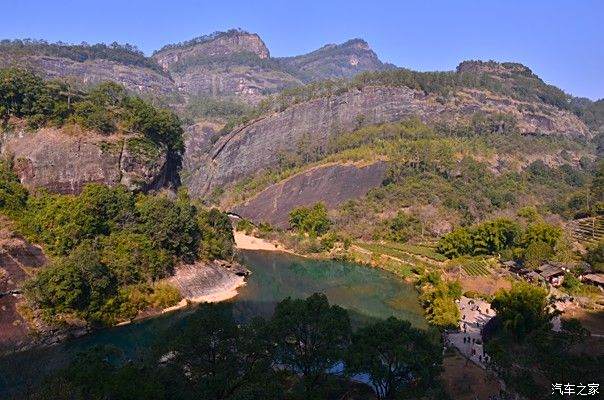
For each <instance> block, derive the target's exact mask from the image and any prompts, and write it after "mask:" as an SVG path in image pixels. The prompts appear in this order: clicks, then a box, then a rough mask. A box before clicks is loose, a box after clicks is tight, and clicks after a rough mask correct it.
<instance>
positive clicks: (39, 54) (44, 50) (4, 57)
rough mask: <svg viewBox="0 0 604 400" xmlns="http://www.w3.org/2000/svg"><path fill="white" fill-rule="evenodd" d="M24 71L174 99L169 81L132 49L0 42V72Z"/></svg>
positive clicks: (138, 52)
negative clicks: (111, 83)
mask: <svg viewBox="0 0 604 400" xmlns="http://www.w3.org/2000/svg"><path fill="white" fill-rule="evenodd" d="M13 66H18V67H27V68H30V69H32V70H34V71H36V72H37V73H40V74H43V75H44V76H45V77H47V78H61V79H65V80H68V81H71V82H72V83H75V84H78V85H81V86H84V87H89V86H92V85H94V84H97V83H100V82H103V81H116V82H118V83H120V84H122V85H124V86H125V87H126V88H128V89H130V90H132V91H135V92H138V93H145V94H153V95H156V96H170V95H176V94H177V93H176V88H175V86H174V83H173V82H172V79H171V78H170V77H169V76H168V75H167V74H166V73H164V72H163V70H162V68H161V67H160V66H159V65H158V64H157V63H155V61H153V60H152V59H150V58H148V57H145V55H144V54H143V53H142V52H141V51H139V50H138V49H136V48H135V47H133V46H131V45H119V44H117V43H113V44H111V45H105V44H95V45H87V44H81V45H70V44H63V43H47V42H45V41H32V40H13V41H11V40H3V41H1V42H0V68H6V67H13Z"/></svg>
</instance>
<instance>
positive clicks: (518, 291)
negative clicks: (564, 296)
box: [491, 282, 555, 342]
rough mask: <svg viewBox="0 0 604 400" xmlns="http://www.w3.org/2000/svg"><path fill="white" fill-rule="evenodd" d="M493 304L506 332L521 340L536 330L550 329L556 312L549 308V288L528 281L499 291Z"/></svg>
mask: <svg viewBox="0 0 604 400" xmlns="http://www.w3.org/2000/svg"><path fill="white" fill-rule="evenodd" d="M491 307H492V308H493V309H494V310H495V311H496V312H497V318H499V319H500V320H501V322H502V326H503V328H504V329H505V331H506V332H507V333H508V334H510V335H511V336H512V337H513V338H515V340H516V341H518V342H522V341H523V340H524V339H525V338H526V337H527V336H528V335H531V334H532V333H533V332H535V331H539V330H549V329H550V328H551V320H552V318H553V317H554V315H555V314H554V313H553V312H551V311H550V308H549V302H548V299H547V290H545V289H544V288H541V287H538V286H533V285H531V284H529V283H526V282H519V283H516V284H514V285H513V286H512V288H511V289H510V290H505V289H503V290H500V291H499V292H497V293H496V295H495V298H494V299H493V301H492V302H491Z"/></svg>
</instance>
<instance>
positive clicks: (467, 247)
mask: <svg viewBox="0 0 604 400" xmlns="http://www.w3.org/2000/svg"><path fill="white" fill-rule="evenodd" d="M436 250H437V251H438V252H439V253H441V254H443V255H445V256H446V257H449V258H454V257H460V256H462V255H464V254H471V253H472V250H473V241H472V235H471V234H470V232H469V231H468V229H466V228H459V229H456V230H454V231H453V232H451V233H448V234H446V235H445V236H443V237H442V238H441V239H440V240H439V241H438V244H437V246H436Z"/></svg>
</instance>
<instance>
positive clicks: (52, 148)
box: [0, 69, 182, 193]
mask: <svg viewBox="0 0 604 400" xmlns="http://www.w3.org/2000/svg"><path fill="white" fill-rule="evenodd" d="M69 89H70V88H69V86H67V85H66V84H64V83H62V82H59V81H45V80H43V79H42V78H41V77H40V76H39V75H36V74H34V73H31V72H28V71H26V70H22V69H4V70H2V69H0V120H1V121H2V122H1V125H0V156H1V157H0V158H1V159H2V160H5V159H6V160H8V161H9V163H10V165H11V166H12V169H13V171H14V172H15V174H16V175H17V176H18V178H19V180H20V182H21V183H22V184H23V185H25V186H26V187H27V188H29V189H35V188H40V187H42V188H45V189H48V190H50V191H51V192H58V193H79V192H80V191H81V190H82V188H83V187H84V185H86V184H87V183H103V184H106V185H109V186H116V185H119V184H121V185H124V186H126V187H127V188H129V189H130V190H136V191H148V190H151V189H159V188H161V187H164V186H170V185H174V184H175V183H177V182H178V177H177V170H178V168H179V166H180V157H181V153H182V128H181V126H180V120H179V119H178V117H177V116H176V115H175V114H174V113H172V112H171V111H169V110H167V109H159V108H156V107H154V106H153V105H151V104H150V103H148V102H146V101H144V100H142V99H141V98H139V97H136V96H132V95H129V94H128V93H127V92H126V89H125V88H124V87H122V86H120V85H117V84H115V83H103V84H99V85H98V86H95V87H93V88H92V89H91V90H90V91H87V92H77V93H72V92H71V91H70V90H69Z"/></svg>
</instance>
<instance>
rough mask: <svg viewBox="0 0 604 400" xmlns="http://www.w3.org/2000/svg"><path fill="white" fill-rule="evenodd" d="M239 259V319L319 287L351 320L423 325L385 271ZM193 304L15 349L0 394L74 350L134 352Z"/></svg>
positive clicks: (255, 256) (412, 298)
mask: <svg viewBox="0 0 604 400" xmlns="http://www.w3.org/2000/svg"><path fill="white" fill-rule="evenodd" d="M242 257H243V261H244V263H245V264H246V265H247V266H248V268H249V269H250V270H251V271H252V275H251V276H250V277H249V279H248V283H247V285H246V286H245V287H243V288H242V289H241V290H240V293H239V295H238V296H237V297H236V298H235V299H233V301H232V304H233V312H234V315H235V317H236V318H237V319H239V320H242V321H245V320H247V319H249V318H251V317H254V316H259V315H260V316H264V317H270V315H271V313H272V311H273V309H274V306H275V304H276V303H277V302H278V301H280V300H282V299H283V298H285V297H288V296H291V297H307V296H309V295H311V294H312V293H314V292H323V293H325V294H326V295H327V297H328V298H329V301H330V302H331V303H335V304H339V305H341V306H342V307H345V308H346V309H348V310H349V312H350V314H351V318H352V320H353V324H355V325H358V324H360V323H363V322H366V321H369V320H371V319H375V318H386V317H389V316H395V317H397V318H401V319H406V320H409V321H410V322H411V323H412V324H414V325H415V326H417V327H420V328H424V327H426V326H427V325H426V323H425V320H424V319H423V317H422V309H421V308H420V306H419V304H418V301H417V294H416V292H415V290H414V288H413V287H412V286H411V285H410V284H407V283H404V282H402V281H401V280H400V279H398V278H396V277H394V276H393V275H390V274H388V273H386V272H383V271H380V270H377V269H371V268H367V267H363V266H359V265H355V264H350V263H341V262H334V261H316V260H308V259H304V258H300V257H295V256H292V255H289V254H285V253H277V252H264V251H245V252H243V254H242ZM194 312H196V311H195V309H190V310H185V311H177V312H174V313H171V314H167V315H162V316H159V317H155V318H150V319H148V320H145V321H141V322H137V323H134V324H130V325H125V326H121V327H115V328H110V329H105V330H101V331H98V332H95V333H94V334H91V335H87V336H85V337H82V338H79V339H74V340H71V341H68V342H65V343H61V344H59V345H57V346H54V347H52V348H50V349H41V350H40V349H38V350H32V351H29V352H23V353H19V354H17V355H14V356H11V357H10V359H7V358H5V359H0V398H2V397H3V393H4V394H6V390H10V389H11V388H12V389H14V388H15V387H23V386H27V385H28V384H29V383H31V382H35V381H37V380H38V379H39V377H40V376H42V375H44V374H45V373H48V372H49V371H52V370H53V369H56V368H59V367H60V366H61V365H64V364H65V362H66V361H68V360H69V359H70V358H71V357H72V356H73V355H74V354H77V353H78V352H79V351H82V350H85V349H86V348H89V347H91V346H94V345H103V344H111V345H114V346H117V347H119V348H121V349H123V350H124V351H125V352H126V353H127V354H128V355H129V356H131V357H137V356H138V355H139V354H143V353H144V351H145V350H146V349H148V348H149V347H150V346H152V345H153V343H154V342H155V341H156V340H157V338H158V337H160V335H162V334H164V333H165V332H169V330H170V328H171V327H174V326H175V325H178V324H180V323H184V322H183V321H186V319H184V317H185V316H187V315H189V314H191V313H194Z"/></svg>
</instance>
